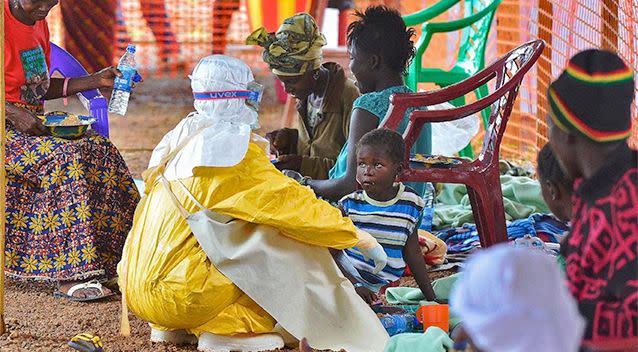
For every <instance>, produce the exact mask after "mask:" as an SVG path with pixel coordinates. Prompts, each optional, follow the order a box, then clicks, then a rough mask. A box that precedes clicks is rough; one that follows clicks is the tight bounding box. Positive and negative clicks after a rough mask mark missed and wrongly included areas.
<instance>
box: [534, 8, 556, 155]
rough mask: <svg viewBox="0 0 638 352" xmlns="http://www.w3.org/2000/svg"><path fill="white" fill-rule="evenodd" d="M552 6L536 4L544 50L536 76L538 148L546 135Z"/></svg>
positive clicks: (539, 31) (550, 75)
mask: <svg viewBox="0 0 638 352" xmlns="http://www.w3.org/2000/svg"><path fill="white" fill-rule="evenodd" d="M553 17H554V6H553V5H552V0H539V4H538V37H539V39H542V40H544V41H545V44H546V45H545V50H543V53H542V54H541V57H540V58H539V59H538V63H537V67H538V75H537V76H536V89H537V91H536V101H537V102H538V105H537V106H538V109H537V110H536V118H537V119H538V121H539V123H538V124H537V126H538V127H537V128H538V133H537V137H536V146H540V145H541V144H543V143H544V142H546V140H545V139H546V136H547V133H548V130H547V124H545V123H543V122H544V121H545V116H546V114H547V111H548V108H549V106H548V105H547V88H548V87H549V83H550V82H551V79H552V26H553V24H554V19H553Z"/></svg>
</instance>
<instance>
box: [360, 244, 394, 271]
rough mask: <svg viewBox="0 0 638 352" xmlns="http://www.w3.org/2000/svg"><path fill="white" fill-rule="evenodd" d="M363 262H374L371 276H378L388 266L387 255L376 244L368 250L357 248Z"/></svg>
mask: <svg viewBox="0 0 638 352" xmlns="http://www.w3.org/2000/svg"><path fill="white" fill-rule="evenodd" d="M359 250H360V251H361V254H362V255H363V258H364V259H365V260H368V259H372V260H373V261H374V270H372V273H373V274H378V273H379V272H380V271H381V270H383V268H385V266H386V265H387V264H388V255H387V254H385V251H384V250H383V247H381V245H380V244H378V243H377V245H376V246H374V247H372V248H369V249H362V248H359Z"/></svg>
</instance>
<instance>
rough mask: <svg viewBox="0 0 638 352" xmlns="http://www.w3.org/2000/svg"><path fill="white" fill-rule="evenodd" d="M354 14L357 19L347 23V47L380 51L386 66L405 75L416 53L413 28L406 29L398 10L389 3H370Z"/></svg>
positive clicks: (376, 52) (375, 52) (369, 51)
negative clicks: (364, 8) (372, 4)
mask: <svg viewBox="0 0 638 352" xmlns="http://www.w3.org/2000/svg"><path fill="white" fill-rule="evenodd" d="M354 16H355V17H358V20H356V21H354V22H352V23H350V25H349V26H348V46H349V47H356V48H358V49H361V50H363V51H365V52H366V53H374V54H378V55H379V56H381V57H382V58H383V62H384V64H385V65H386V66H387V67H389V68H390V69H392V70H394V71H395V72H400V73H402V74H405V72H406V70H407V67H408V65H409V64H410V62H411V61H412V59H413V58H414V55H415V49H414V42H413V41H412V37H413V36H414V35H415V30H414V28H406V26H405V22H403V18H401V15H400V14H399V12H398V11H397V10H394V9H391V8H388V7H386V6H371V7H368V8H367V9H366V10H365V12H360V11H357V12H355V14H354Z"/></svg>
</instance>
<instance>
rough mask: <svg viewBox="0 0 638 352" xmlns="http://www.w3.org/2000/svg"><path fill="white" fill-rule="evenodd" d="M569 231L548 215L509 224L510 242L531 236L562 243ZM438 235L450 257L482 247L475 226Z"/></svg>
mask: <svg viewBox="0 0 638 352" xmlns="http://www.w3.org/2000/svg"><path fill="white" fill-rule="evenodd" d="M568 231H569V226H568V224H567V223H564V222H562V221H560V220H558V219H556V218H555V217H554V216H553V215H548V214H532V215H530V216H529V217H528V218H527V219H518V220H514V221H512V222H511V223H509V224H507V237H508V239H509V240H515V239H517V238H521V237H524V236H525V235H530V236H536V237H538V238H540V239H541V240H542V241H543V242H551V243H560V240H561V239H562V238H563V237H564V235H565V234H566V233H567V232H568ZM436 235H437V236H438V237H439V238H440V239H441V240H443V241H445V244H446V245H447V251H448V257H450V254H454V253H462V252H467V251H470V250H472V249H475V248H477V247H479V246H480V241H479V236H478V232H477V231H476V225H474V224H465V225H463V226H462V227H455V228H450V229H445V230H441V231H439V232H437V233H436Z"/></svg>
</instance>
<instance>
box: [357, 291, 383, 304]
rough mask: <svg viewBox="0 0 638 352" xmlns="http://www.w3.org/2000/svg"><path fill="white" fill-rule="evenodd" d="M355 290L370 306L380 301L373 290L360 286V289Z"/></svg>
mask: <svg viewBox="0 0 638 352" xmlns="http://www.w3.org/2000/svg"><path fill="white" fill-rule="evenodd" d="M354 290H355V291H357V294H358V295H359V297H361V298H363V300H364V301H365V302H366V303H367V304H368V305H371V304H372V303H374V302H376V301H377V300H378V299H379V298H378V297H377V294H376V293H374V292H372V290H370V289H369V288H367V287H364V286H359V287H355V288H354Z"/></svg>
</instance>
